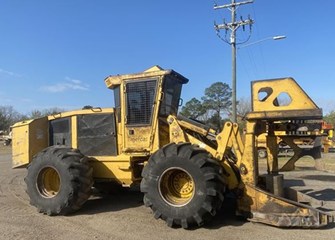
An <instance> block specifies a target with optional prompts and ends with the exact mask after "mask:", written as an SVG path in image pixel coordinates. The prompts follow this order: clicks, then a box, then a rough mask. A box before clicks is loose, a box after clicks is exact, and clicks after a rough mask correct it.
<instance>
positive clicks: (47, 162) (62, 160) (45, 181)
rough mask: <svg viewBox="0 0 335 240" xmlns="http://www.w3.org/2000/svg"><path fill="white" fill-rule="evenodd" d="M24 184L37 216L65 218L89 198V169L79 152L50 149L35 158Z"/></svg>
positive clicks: (58, 147)
mask: <svg viewBox="0 0 335 240" xmlns="http://www.w3.org/2000/svg"><path fill="white" fill-rule="evenodd" d="M25 182H26V184H27V193H28V195H29V197H30V204H31V205H33V206H35V207H36V208H37V209H38V211H39V212H41V213H45V214H48V215H67V214H70V213H72V212H74V211H77V210H79V209H80V208H81V206H82V205H83V204H84V203H85V202H86V201H87V199H88V198H89V197H90V192H91V187H92V183H93V180H92V168H91V167H90V166H89V164H88V160H87V158H86V157H84V156H83V155H82V154H81V153H80V152H79V151H78V150H74V149H71V148H68V147H64V146H52V147H48V148H46V149H45V150H43V151H41V152H40V153H38V154H37V155H36V156H35V157H34V159H33V161H32V162H31V163H30V165H29V166H28V174H27V176H26V178H25Z"/></svg>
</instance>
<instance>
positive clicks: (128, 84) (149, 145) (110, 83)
mask: <svg viewBox="0 0 335 240" xmlns="http://www.w3.org/2000/svg"><path fill="white" fill-rule="evenodd" d="M187 82H188V79H187V78H185V77H184V76H182V75H181V74H179V73H177V72H175V71H173V70H164V69H162V68H161V67H159V66H153V67H151V68H149V69H147V70H146V71H144V72H142V73H137V74H128V75H116V76H109V77H107V78H106V79H105V83H106V85H107V87H108V88H110V89H112V90H113V91H114V102H115V112H116V118H117V119H116V121H117V123H119V130H121V131H123V130H124V133H123V135H124V137H123V138H122V139H123V144H122V148H123V151H124V152H150V151H151V150H152V149H153V145H154V144H156V145H157V144H158V145H159V146H163V145H164V144H165V143H166V142H167V141H168V134H169V133H168V126H167V124H164V122H166V118H167V117H168V116H169V115H177V112H178V107H179V103H180V94H181V89H182V84H185V83H187ZM122 116H123V117H122ZM157 120H158V121H157ZM119 133H120V131H119ZM157 136H158V138H157ZM155 137H156V139H155ZM155 140H158V141H156V142H155Z"/></svg>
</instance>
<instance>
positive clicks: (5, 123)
mask: <svg viewBox="0 0 335 240" xmlns="http://www.w3.org/2000/svg"><path fill="white" fill-rule="evenodd" d="M62 111H64V110H63V109H60V108H56V107H55V108H49V109H43V110H32V111H31V112H30V113H28V114H22V113H19V112H18V111H16V110H15V109H14V108H13V106H0V131H9V129H10V126H12V125H13V124H14V123H16V122H19V121H24V120H28V119H35V118H40V117H44V116H48V115H52V114H56V113H59V112H62Z"/></svg>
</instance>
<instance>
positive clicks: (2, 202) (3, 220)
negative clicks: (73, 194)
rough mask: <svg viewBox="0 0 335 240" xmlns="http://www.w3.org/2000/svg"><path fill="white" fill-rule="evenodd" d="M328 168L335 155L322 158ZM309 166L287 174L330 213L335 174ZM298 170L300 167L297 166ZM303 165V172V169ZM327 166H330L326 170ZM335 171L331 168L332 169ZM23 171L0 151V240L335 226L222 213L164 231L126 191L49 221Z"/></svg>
mask: <svg viewBox="0 0 335 240" xmlns="http://www.w3.org/2000/svg"><path fill="white" fill-rule="evenodd" d="M325 158H327V164H328V162H329V163H330V165H332V163H331V162H332V161H334V162H335V154H334V153H333V154H327V155H325ZM313 164H314V163H313V161H311V160H305V162H304V161H302V162H301V163H299V171H292V172H289V173H287V174H285V179H287V180H289V181H291V182H293V183H298V185H299V186H300V187H301V188H302V189H304V190H305V192H306V191H307V192H308V193H309V194H310V195H311V196H314V197H315V198H318V199H321V200H325V205H324V206H323V209H324V210H325V211H329V212H332V213H334V209H335V174H334V173H327V172H321V171H317V170H315V169H314V167H313V166H310V165H313ZM300 165H302V166H300ZM306 165H307V167H306ZM330 165H329V166H330ZM333 170H335V168H334V169H333ZM25 175H26V170H25V169H15V170H13V169H11V153H10V147H4V146H0V239H1V240H2V239H4V240H5V239H12V240H15V239H48V240H52V239H64V240H65V239H76V240H83V239H129V240H131V239H153V240H155V239H192V240H197V239H199V240H200V239H201V240H203V239H216V240H217V239H227V240H229V239H234V240H240V239H241V240H242V239H248V240H250V239H258V240H265V239H271V240H276V239H304V240H308V239H313V240H315V239H318V240H319V239H320V240H322V239H334V235H335V224H333V225H331V226H329V227H327V228H325V229H279V228H275V227H270V226H266V225H262V224H255V223H250V222H247V221H242V220H239V219H237V218H236V217H235V216H234V215H233V214H232V213H231V212H230V211H229V210H227V209H226V211H222V213H219V215H218V216H217V217H216V218H215V219H214V221H213V222H212V223H210V224H209V225H207V226H204V227H202V228H198V229H194V230H184V229H181V228H177V229H171V228H168V227H167V226H166V225H165V223H164V222H163V221H161V220H155V219H154V218H153V216H152V214H151V212H150V210H149V209H148V208H145V207H144V206H143V204H142V194H141V193H138V192H133V191H126V192H121V193H116V194H111V195H105V196H100V195H96V196H92V198H91V199H90V200H89V201H88V202H87V203H86V204H85V205H84V207H83V208H82V209H81V210H80V211H79V212H77V213H76V214H74V215H71V216H66V217H63V216H56V217H49V216H45V215H43V214H40V213H38V212H37V211H36V209H35V208H34V207H32V206H30V205H29V200H28V197H27V195H26V193H25V183H24V180H23V178H24V176H25Z"/></svg>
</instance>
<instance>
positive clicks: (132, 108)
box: [126, 80, 156, 125]
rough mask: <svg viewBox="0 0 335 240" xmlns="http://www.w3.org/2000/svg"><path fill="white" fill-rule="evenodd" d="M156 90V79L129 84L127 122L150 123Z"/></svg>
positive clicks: (127, 88) (129, 123) (127, 90)
mask: <svg viewBox="0 0 335 240" xmlns="http://www.w3.org/2000/svg"><path fill="white" fill-rule="evenodd" d="M155 92H156V80H147V81H141V82H131V83H128V84H127V87H126V95H127V97H126V98H127V124H128V125H143V124H150V123H151V118H152V109H153V104H154V99H155Z"/></svg>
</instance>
